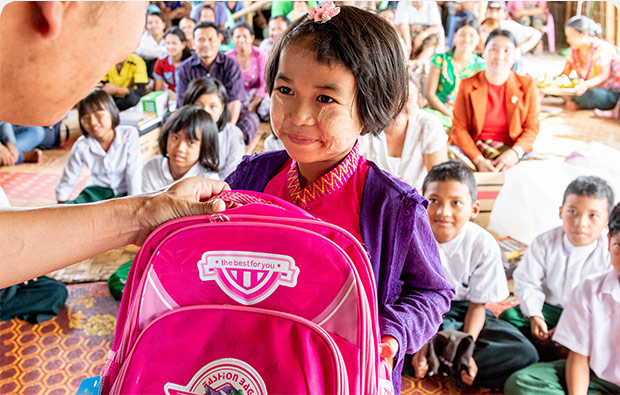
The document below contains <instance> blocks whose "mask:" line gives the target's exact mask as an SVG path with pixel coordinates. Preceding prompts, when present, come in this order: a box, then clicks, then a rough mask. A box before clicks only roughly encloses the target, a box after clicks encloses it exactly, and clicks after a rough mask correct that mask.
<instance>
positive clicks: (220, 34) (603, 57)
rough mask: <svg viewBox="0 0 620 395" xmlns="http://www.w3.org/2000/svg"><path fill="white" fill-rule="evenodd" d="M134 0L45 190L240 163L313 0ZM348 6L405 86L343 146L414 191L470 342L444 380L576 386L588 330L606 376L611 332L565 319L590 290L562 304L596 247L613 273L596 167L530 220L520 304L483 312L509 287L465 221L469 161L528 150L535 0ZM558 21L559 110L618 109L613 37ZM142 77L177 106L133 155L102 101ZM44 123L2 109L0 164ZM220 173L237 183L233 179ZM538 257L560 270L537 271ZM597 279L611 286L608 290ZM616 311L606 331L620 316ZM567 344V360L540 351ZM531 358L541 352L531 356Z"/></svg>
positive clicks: (539, 21)
mask: <svg viewBox="0 0 620 395" xmlns="http://www.w3.org/2000/svg"><path fill="white" fill-rule="evenodd" d="M150 3H151V4H150V5H149V7H148V11H147V13H146V15H145V26H144V33H143V35H142V38H141V40H140V43H139V46H138V47H137V48H136V49H135V53H133V54H131V55H130V56H128V57H126V58H125V59H124V60H123V61H122V62H119V63H118V64H116V65H114V66H113V67H112V68H111V69H110V70H109V71H108V72H107V73H106V74H105V75H103V76H101V81H100V83H99V84H98V86H96V87H93V88H94V89H93V91H92V92H91V93H90V94H89V95H88V96H86V97H85V98H83V99H82V100H81V101H80V102H79V103H78V104H77V110H78V119H79V126H80V129H81V131H82V134H83V135H82V136H81V137H80V138H79V139H78V140H77V141H76V142H75V143H74V144H73V147H72V149H71V152H70V154H69V159H68V160H67V163H66V164H65V168H64V171H63V175H62V178H61V180H60V182H59V184H58V187H57V190H56V192H57V200H58V202H59V203H86V202H95V201H100V200H106V199H111V198H114V197H119V196H126V195H135V194H140V193H145V192H152V191H155V190H159V189H162V188H166V187H168V186H169V185H171V184H173V183H174V182H176V181H178V180H181V179H183V178H187V177H191V176H200V177H206V178H210V179H217V180H224V179H226V178H227V177H229V176H230V174H231V173H233V171H235V169H236V168H237V166H238V165H239V164H240V163H241V164H242V166H241V167H242V170H243V169H245V170H243V171H246V170H247V171H249V170H248V169H250V168H252V166H255V165H256V164H255V163H254V164H252V163H251V162H250V161H249V160H248V161H245V162H242V157H243V155H244V154H246V153H249V152H251V151H253V150H254V147H255V146H256V144H257V142H258V141H259V140H260V139H261V138H262V137H264V136H263V135H262V131H261V130H260V129H259V124H260V122H270V121H272V120H270V108H271V107H272V106H274V105H280V106H281V105H282V104H281V103H280V102H281V99H280V98H279V97H272V96H271V94H272V91H271V90H270V84H271V88H273V80H274V78H276V76H274V75H272V76H271V77H270V82H269V78H268V75H267V74H268V71H269V70H267V67H268V62H269V59H270V58H269V57H270V55H271V52H272V50H274V48H276V50H277V51H280V52H281V51H282V48H281V47H278V45H277V44H278V42H279V41H278V40H279V37H280V36H281V35H282V34H283V33H284V32H285V31H286V29H287V28H288V26H289V25H290V24H291V23H293V22H294V21H295V20H297V19H298V18H300V17H305V14H306V13H307V12H308V10H309V8H310V7H314V6H316V4H317V2H313V1H308V2H299V1H295V2H273V4H272V6H271V9H270V10H266V11H263V10H259V11H257V12H255V13H254V14H252V13H250V14H243V15H242V16H241V17H238V16H235V14H236V13H237V12H239V11H241V10H242V8H243V2H238V1H233V2H180V1H176V2H150ZM337 3H339V2H337ZM341 3H353V2H341ZM353 5H358V6H360V7H362V6H363V7H364V8H371V9H372V10H373V12H376V13H377V14H378V15H380V16H381V17H382V18H384V19H385V20H386V21H387V22H388V23H389V24H390V25H391V26H393V27H394V31H395V32H396V33H397V34H398V39H399V45H400V47H398V52H399V53H400V52H401V50H402V53H403V54H404V57H405V59H407V66H408V97H407V98H406V104H405V105H404V106H403V109H402V111H401V112H400V114H398V115H397V116H396V117H395V119H394V120H393V121H392V123H391V124H389V125H387V126H386V127H385V128H383V130H381V131H378V132H382V133H362V135H361V136H360V137H359V140H358V144H356V145H355V147H357V148H354V149H353V150H352V151H351V152H352V153H351V154H350V156H351V157H352V158H355V160H356V161H359V160H360V157H361V156H363V157H365V158H366V159H368V160H370V161H373V162H375V163H376V164H377V165H378V167H379V168H381V169H383V170H385V171H387V172H389V173H390V174H391V175H392V176H393V177H394V178H397V179H399V180H401V181H403V182H404V183H406V184H409V185H410V186H413V187H415V188H417V189H419V190H420V191H422V194H423V195H424V196H425V197H426V198H427V199H428V201H429V206H428V217H429V219H430V228H431V231H432V233H433V237H434V239H435V241H436V242H437V245H438V246H439V255H440V257H441V261H442V263H443V270H444V271H445V272H446V278H447V280H448V282H449V283H450V285H451V286H452V287H454V288H455V289H456V299H455V301H453V302H452V304H451V306H450V310H449V311H448V313H447V314H446V315H445V316H444V317H443V323H442V330H460V331H463V332H466V333H468V334H471V335H472V338H473V339H472V341H473V342H474V343H475V344H476V348H475V349H473V351H472V353H471V354H470V355H469V358H468V359H467V360H466V361H465V362H466V364H465V366H466V368H465V369H464V370H462V371H461V372H459V378H460V379H461V381H462V382H464V383H465V384H467V385H473V384H476V385H483V386H488V387H492V388H501V387H503V386H504V384H505V383H507V384H506V390H507V391H508V392H510V393H519V392H527V390H529V389H532V388H538V387H537V386H538V385H540V382H541V381H543V382H546V383H549V382H553V383H554V385H555V386H556V387H557V386H560V387H561V386H562V385H565V386H566V385H568V386H569V387H571V386H572V387H571V388H576V387H574V386H577V385H578V384H580V385H582V386H583V383H581V382H580V383H577V382H575V377H576V376H575V375H576V374H577V372H578V373H579V374H584V372H583V366H582V365H576V362H575V361H576V360H578V359H579V357H580V356H583V355H584V353H585V352H586V351H587V347H588V346H589V343H588V341H589V342H590V343H592V342H595V343H596V347H595V349H596V353H595V354H592V355H590V357H591V358H590V360H589V363H590V365H589V366H590V367H591V368H592V370H593V372H594V373H595V374H596V376H597V377H595V378H593V379H592V380H590V384H591V385H598V386H599V387H601V388H604V389H606V390H613V391H620V389H619V388H618V384H620V373H619V369H620V367H618V366H617V365H618V364H617V361H616V364H615V366H614V369H615V370H614V369H611V370H610V369H609V362H605V361H608V360H609V356H608V355H604V353H603V352H602V351H601V350H602V349H604V348H605V346H606V345H607V346H610V345H611V349H612V350H613V349H614V348H613V344H615V343H617V341H615V340H612V339H611V337H613V336H610V337H605V336H603V337H600V338H598V339H596V338H588V337H587V336H586V335H589V333H588V334H586V333H585V332H586V331H585V330H584V329H581V328H578V327H579V326H580V325H579V322H578V321H579V319H578V318H576V317H578V315H579V314H583V313H584V311H589V312H590V314H591V316H592V317H594V316H596V317H598V316H600V315H601V314H602V313H601V312H600V311H599V310H596V311H595V313H592V312H591V310H590V307H589V306H588V305H585V303H590V302H591V303H593V304H594V305H595V306H598V305H597V303H599V302H600V301H597V300H592V301H590V300H589V299H588V301H587V302H582V301H575V303H574V304H573V305H570V304H568V301H569V299H570V298H571V294H572V293H573V291H574V290H575V289H577V291H576V292H577V293H579V294H584V295H585V296H586V297H587V296H588V293H591V292H592V289H594V288H596V287H597V286H600V284H607V283H605V281H607V280H606V278H607V277H600V278H598V277H597V278H596V279H595V280H592V281H590V282H586V283H585V284H581V285H580V284H579V280H581V279H582V278H584V277H585V276H586V275H590V274H594V273H596V272H597V271H605V270H607V271H609V262H610V261H611V262H612V264H613V265H614V267H615V268H616V271H620V268H618V265H620V264H619V263H618V259H619V258H618V256H619V254H620V247H619V244H618V240H619V237H620V236H619V234H620V233H618V229H619V228H620V225H619V224H618V221H619V220H618V217H620V213H619V211H618V210H619V209H618V207H617V206H616V207H615V208H614V203H615V200H614V194H613V192H612V190H611V188H610V187H609V185H608V184H607V182H606V181H605V180H602V179H600V178H596V177H585V178H578V179H576V180H575V181H573V182H572V183H571V184H570V185H569V187H568V188H567V189H566V191H565V193H564V200H563V202H562V208H561V210H560V217H561V219H562V222H563V225H562V227H560V228H558V229H554V230H552V231H550V232H546V233H544V234H542V235H540V236H539V237H538V238H537V239H536V241H535V243H534V244H533V245H532V246H531V248H530V249H529V250H528V252H527V255H526V256H525V258H524V261H523V264H522V265H521V266H520V267H519V269H518V270H517V271H516V272H515V274H514V279H515V293H516V296H517V299H518V301H519V303H520V306H517V307H515V308H513V309H510V310H508V311H506V312H505V313H504V314H503V315H502V316H500V317H499V318H496V317H495V316H493V314H492V313H490V312H489V311H488V310H487V309H486V308H485V304H487V303H494V302H499V301H501V300H503V299H505V297H506V296H507V295H508V289H507V286H506V278H505V274H504V272H503V270H502V269H503V267H502V264H501V259H500V258H499V247H498V246H497V244H496V243H495V240H494V239H493V237H492V236H490V234H488V232H486V231H485V230H484V229H482V228H480V227H478V226H477V225H474V224H473V223H471V222H469V220H471V219H473V218H474V217H475V216H476V215H477V214H478V211H479V202H478V201H477V197H476V185H475V180H474V178H473V172H474V171H478V172H502V171H505V170H506V169H509V168H511V167H513V166H515V165H516V164H518V163H519V161H520V160H522V159H523V158H525V157H527V155H528V154H529V153H530V152H532V149H533V146H534V141H535V140H536V137H537V134H538V133H539V128H540V123H539V113H540V93H539V92H538V90H537V87H536V80H535V79H534V78H532V76H528V75H524V74H523V73H522V72H523V62H524V59H523V55H524V54H525V53H528V52H534V53H535V54H538V53H540V52H542V49H543V42H542V37H543V34H548V33H546V30H545V26H546V24H547V23H549V22H550V17H551V18H552V16H551V15H550V13H549V10H548V8H547V2H545V1H514V2H510V3H508V4H507V3H506V2H503V1H490V2H488V5H487V8H486V10H484V13H483V14H484V15H485V17H484V18H483V19H482V20H481V18H480V16H481V15H483V14H481V11H483V10H480V9H479V7H480V3H479V2H474V1H460V2H431V1H394V2H392V1H385V2H365V3H358V4H353ZM446 15H447V16H449V17H448V18H447V19H446V18H445V16H446ZM563 28H564V31H565V33H566V37H567V41H568V44H569V45H570V48H569V51H568V56H567V58H566V65H565V67H564V69H563V70H561V71H558V74H559V75H566V76H569V77H570V76H571V75H574V76H575V78H578V79H579V80H580V82H579V83H578V84H576V85H575V95H574V96H572V97H570V98H567V99H566V109H567V110H569V111H574V110H578V109H593V110H595V111H596V114H597V115H598V116H605V117H615V118H618V117H619V113H620V101H619V99H620V53H619V51H618V48H617V47H614V46H613V45H612V44H611V43H608V42H605V41H604V40H603V39H602V38H600V33H601V30H600V25H599V24H597V23H596V22H595V21H593V20H591V19H590V18H588V17H585V16H575V17H573V18H570V19H569V20H568V21H567V22H566V24H565V25H564V26H563ZM277 56H280V55H279V53H278V54H277ZM304 56H305V55H303V56H302V55H300V56H299V58H300V59H303V58H304ZM312 64H315V65H316V66H317V67H323V66H325V65H324V64H320V65H319V63H317V62H316V61H314V63H312ZM289 66H290V65H289ZM295 75H296V76H298V73H296V74H295ZM289 77H290V76H285V77H282V76H278V77H277V78H289ZM266 80H267V81H266ZM151 91H162V92H166V93H167V94H168V97H169V100H170V101H171V102H174V103H175V104H176V106H174V107H176V110H175V111H174V112H172V114H171V115H169V116H168V117H167V118H166V119H165V122H164V123H163V125H162V132H161V135H160V137H159V149H160V155H159V156H156V157H154V158H152V159H150V160H149V161H148V162H146V164H144V165H142V162H141V158H140V149H139V140H138V131H137V130H136V129H135V128H133V127H130V126H125V125H121V124H120V115H119V112H121V111H124V110H127V109H130V108H132V107H134V106H136V105H137V104H138V103H139V101H140V98H141V97H143V96H144V95H145V94H147V93H148V92H151ZM279 92H280V91H279ZM280 93H282V94H283V95H284V94H285V92H280ZM272 100H278V103H275V104H274V103H272ZM331 127H333V126H331ZM44 137H45V136H44V130H43V128H35V127H24V126H17V125H11V124H8V123H1V124H0V166H9V165H14V164H16V163H21V162H37V161H39V160H40V159H41V155H42V152H41V150H40V149H38V148H37V147H38V146H39V145H40V143H41V142H42V141H43V139H44ZM264 149H265V150H266V151H269V150H274V151H276V150H282V149H284V144H283V143H282V141H281V139H280V136H278V135H277V134H276V133H273V134H271V135H270V136H269V137H268V138H267V139H266V141H265V144H264ZM357 150H359V154H360V155H358V151H357ZM348 157H349V156H347V158H348ZM271 158H275V156H274V157H271ZM266 162H269V161H266ZM282 163H285V162H282ZM282 163H278V165H279V166H283V164H282ZM286 163H288V162H286ZM356 163H357V162H356ZM360 163H362V162H360ZM267 164H268V165H271V163H267ZM83 166H86V167H87V168H88V169H89V171H90V180H89V183H88V185H87V187H86V188H85V189H84V190H83V191H81V192H80V194H79V195H78V197H77V198H75V199H73V200H69V198H70V196H71V194H72V193H73V189H74V187H75V184H76V181H77V179H78V176H79V174H80V172H81V170H82V167H83ZM360 166H361V165H360ZM279 168H280V167H279ZM281 168H282V169H284V168H285V167H281ZM286 168H288V167H286ZM243 171H242V172H243ZM282 174H285V173H282ZM238 177H239V176H238ZM278 177H280V175H278ZM235 180H236V181H237V184H239V185H243V183H244V182H245V183H249V182H250V181H247V180H240V179H239V178H237V179H235V178H234V177H233V179H232V181H235ZM274 180H276V182H275V183H274V184H271V183H270V184H269V185H267V187H265V188H267V190H271V191H272V192H274V194H276V195H277V192H278V191H280V190H281V189H282V188H280V189H278V185H277V184H278V180H281V178H274ZM239 185H237V186H239ZM269 188H271V189H269ZM248 189H249V188H248ZM610 217H611V218H610ZM608 221H609V224H610V225H609V236H608V237H605V235H604V232H603V229H604V228H605V226H606V225H607V223H608ZM358 231H359V229H358ZM358 233H359V232H358ZM494 243H495V244H494ZM610 253H611V254H610ZM550 257H552V258H553V259H551V258H550ZM551 261H553V262H556V263H557V262H559V263H558V265H559V266H558V267H555V266H553V265H552V264H550V263H549V262H551ZM446 262H450V264H446ZM567 267H568V269H569V270H564V269H565V268H567ZM552 272H553V273H561V275H560V274H558V275H557V276H555V277H549V276H548V275H549V274H550V273H552ZM616 287H617V284H616ZM613 292H615V293H614V295H615V296H616V297H617V289H616V290H615V291H613V290H612V291H609V293H613ZM617 301H618V299H617V298H616V305H615V306H616V308H617ZM605 303H608V305H610V306H611V305H612V304H611V303H612V302H609V301H607V302H605ZM564 308H565V309H566V310H567V312H565V313H564V314H562V312H563V309H564ZM597 314H598V315H597ZM589 322H591V321H589ZM615 325H616V326H615V327H614V328H615V330H617V329H618V328H619V326H618V325H620V324H618V323H616V324H615ZM556 329H557V330H556ZM571 336H572V337H571ZM552 339H553V340H555V341H557V342H558V343H559V344H561V345H563V346H564V347H565V348H562V347H559V346H558V345H557V344H554V343H552V342H551V340H552ZM606 342H607V343H606ZM614 342H615V343H614ZM608 343H609V344H608ZM428 347H429V344H424V345H422V349H421V351H419V352H417V353H415V355H412V356H411V366H412V368H413V370H414V374H415V375H416V376H417V377H420V378H421V377H425V376H426V375H427V374H428V373H429V369H428V368H429V366H428V361H427V351H428ZM566 348H568V351H567V349H566ZM584 350H586V351H584ZM515 356H518V357H515ZM567 356H568V362H564V364H566V367H565V366H564V365H563V364H562V363H558V362H557V360H558V359H560V358H563V357H564V358H565V357H567ZM511 358H512V359H511ZM539 360H540V361H545V362H548V361H551V362H552V363H553V364H554V365H553V366H551V367H549V366H548V365H544V364H536V362H538V361H539ZM581 362H583V361H581ZM606 363H607V365H606ZM612 365H613V364H612ZM528 366H529V367H528ZM558 367H559V368H560V369H562V371H564V369H566V371H567V374H566V377H564V376H562V377H560V378H557V377H555V378H553V377H552V376H553V374H552V373H553V369H558ZM523 368H525V369H524V370H522V369H523ZM568 372H571V373H570V374H569V373H568ZM588 372H589V370H588ZM588 374H589V373H588ZM556 381H557V382H559V384H558V383H556ZM566 383H568V384H566ZM592 383H594V384H592Z"/></svg>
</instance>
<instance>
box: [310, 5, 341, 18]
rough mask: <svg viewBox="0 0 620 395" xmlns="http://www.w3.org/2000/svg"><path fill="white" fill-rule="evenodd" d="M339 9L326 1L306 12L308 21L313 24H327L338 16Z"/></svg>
mask: <svg viewBox="0 0 620 395" xmlns="http://www.w3.org/2000/svg"><path fill="white" fill-rule="evenodd" d="M339 12H340V7H336V6H335V5H334V2H333V1H326V2H324V3H322V4H319V5H317V6H316V7H314V8H310V9H309V10H308V19H310V20H311V21H315V22H327V21H329V20H330V19H332V17H334V16H336V15H338V13H339Z"/></svg>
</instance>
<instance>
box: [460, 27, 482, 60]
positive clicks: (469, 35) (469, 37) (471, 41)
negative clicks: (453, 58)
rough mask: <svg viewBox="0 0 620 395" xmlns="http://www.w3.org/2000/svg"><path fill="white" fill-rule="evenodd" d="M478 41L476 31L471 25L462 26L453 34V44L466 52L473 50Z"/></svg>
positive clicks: (478, 37)
mask: <svg viewBox="0 0 620 395" xmlns="http://www.w3.org/2000/svg"><path fill="white" fill-rule="evenodd" d="M479 42H480V36H479V35H478V31H477V30H476V29H474V28H473V27H471V26H463V27H462V28H460V29H459V30H458V31H457V32H456V34H455V35H454V46H455V47H456V48H459V49H461V50H462V51H465V52H468V53H471V52H473V51H474V49H476V46H478V43H479Z"/></svg>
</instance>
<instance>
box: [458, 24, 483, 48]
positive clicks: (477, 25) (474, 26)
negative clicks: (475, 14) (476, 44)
mask: <svg viewBox="0 0 620 395" xmlns="http://www.w3.org/2000/svg"><path fill="white" fill-rule="evenodd" d="M465 26H471V27H473V28H474V29H475V30H476V32H478V34H480V23H478V20H477V19H473V18H468V17H466V18H465V19H463V20H462V21H460V22H458V23H457V24H456V26H454V35H455V36H456V32H458V31H459V29H460V28H462V27H465ZM454 48H456V44H455V43H454V39H453V40H452V49H454Z"/></svg>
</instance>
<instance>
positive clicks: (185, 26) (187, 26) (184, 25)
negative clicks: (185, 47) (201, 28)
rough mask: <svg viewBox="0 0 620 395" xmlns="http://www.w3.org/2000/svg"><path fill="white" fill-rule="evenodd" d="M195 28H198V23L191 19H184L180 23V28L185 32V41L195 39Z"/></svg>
mask: <svg viewBox="0 0 620 395" xmlns="http://www.w3.org/2000/svg"><path fill="white" fill-rule="evenodd" d="M194 26H196V23H195V22H194V21H193V20H191V19H189V18H183V19H182V20H181V22H179V27H180V28H181V30H183V34H185V39H186V40H187V41H188V42H189V41H191V40H193V39H194Z"/></svg>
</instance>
